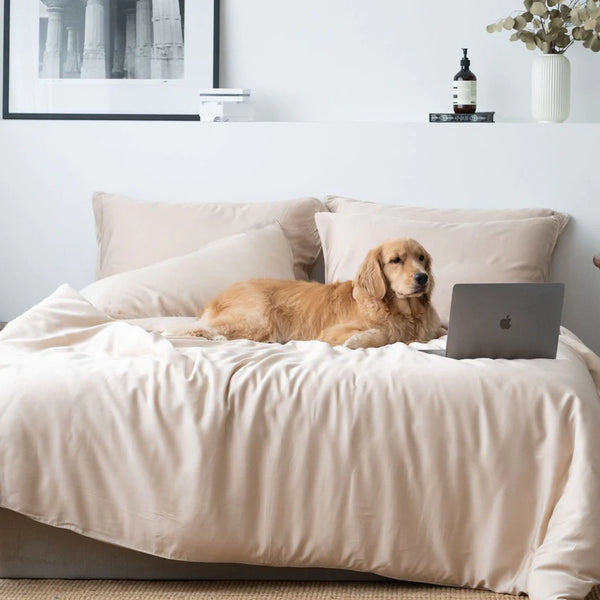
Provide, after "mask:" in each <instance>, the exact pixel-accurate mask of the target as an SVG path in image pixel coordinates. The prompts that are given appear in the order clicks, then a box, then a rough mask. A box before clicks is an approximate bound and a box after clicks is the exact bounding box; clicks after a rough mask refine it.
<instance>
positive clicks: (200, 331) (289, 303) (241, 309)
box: [188, 239, 443, 348]
mask: <svg viewBox="0 0 600 600" xmlns="http://www.w3.org/2000/svg"><path fill="white" fill-rule="evenodd" d="M433 283H434V282H433V276H432V273H431V257H430V256H429V254H428V253H427V251H426V250H425V249H424V248H423V247H422V246H421V245H420V244H419V243H418V242H416V241H415V240H412V239H400V240H392V241H389V242H386V243H384V244H382V245H381V246H378V247H377V248H375V249H373V250H371V251H370V252H369V254H368V255H367V257H366V258H365V260H364V262H363V263H362V265H361V267H360V269H359V270H358V273H357V275H356V277H355V279H354V281H345V282H343V283H332V284H322V283H315V282H308V281H284V280H278V279H255V280H250V281H245V282H241V283H236V284H234V285H232V286H231V287H229V288H228V289H226V290H225V291H224V292H223V293H221V294H220V295H219V296H217V297H216V298H214V299H213V300H212V301H210V302H209V303H208V304H207V306H206V308H205V310H204V312H203V314H202V316H201V318H200V321H199V322H198V327H197V328H196V329H194V330H193V331H190V332H188V334H190V335H197V336H202V337H208V338H210V339H223V338H226V339H250V340H255V341H258V342H281V343H284V342H287V341H290V340H322V341H324V342H328V343H329V344H331V345H333V346H335V345H341V344H344V345H346V346H348V347H350V348H368V347H378V346H383V345H385V344H390V343H393V342H405V343H409V342H415V341H419V342H425V341H428V340H430V339H432V338H436V337H438V336H439V335H441V334H442V333H443V330H442V328H441V326H440V320H439V317H438V315H437V312H436V311H435V309H434V308H433V306H432V304H431V293H432V290H433Z"/></svg>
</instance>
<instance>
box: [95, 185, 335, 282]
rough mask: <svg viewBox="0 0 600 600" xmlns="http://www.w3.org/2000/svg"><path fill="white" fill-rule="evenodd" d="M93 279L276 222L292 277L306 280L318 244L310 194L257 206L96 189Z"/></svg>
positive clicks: (319, 207)
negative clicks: (170, 200) (147, 198)
mask: <svg viewBox="0 0 600 600" xmlns="http://www.w3.org/2000/svg"><path fill="white" fill-rule="evenodd" d="M93 206H94V216H95V218H96V237H97V240H98V272H97V276H98V278H102V277H108V276H109V275H114V274H115V273H122V272H123V271H130V270H131V269H138V268H140V267H146V266H148V265H151V264H154V263H156V262H158V261H160V260H165V259H167V258H173V257H175V256H181V255H182V254H188V253H189V252H193V251H194V250H197V249H198V248H201V247H202V246H204V245H205V244H208V243H209V242H212V241H214V240H217V239H220V238H224V237H226V236H228V235H232V234H234V233H240V232H243V231H247V230H248V229H252V228H254V227H263V226H265V225H269V224H270V223H275V222H278V223H279V224H280V225H281V228H282V230H283V233H284V234H285V236H286V237H287V239H288V241H289V243H290V246H291V248H292V253H293V255H294V272H295V275H296V277H297V278H298V279H308V277H309V275H310V272H311V270H312V267H313V265H314V263H315V262H316V260H317V257H318V255H319V252H320V250H321V245H320V242H319V234H318V233H317V229H316V227H315V222H314V215H315V213H316V212H319V211H326V210H327V209H326V208H325V206H324V205H323V203H322V202H320V201H319V200H317V199H315V198H304V199H301V200H292V201H285V202H261V203H257V204H229V203H211V204H167V203H159V202H139V201H136V200H131V199H130V198H125V197H123V196H117V195H115V194H106V193H104V192H97V193H95V194H94V198H93Z"/></svg>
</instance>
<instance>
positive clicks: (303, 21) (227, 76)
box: [221, 0, 600, 121]
mask: <svg viewBox="0 0 600 600" xmlns="http://www.w3.org/2000/svg"><path fill="white" fill-rule="evenodd" d="M222 2H223V7H222V13H223V44H222V47H223V59H222V63H221V64H222V73H223V83H224V84H225V85H231V86H246V87H250V88H252V90H253V94H254V97H255V100H256V103H257V117H258V118H260V119H262V120H282V121H373V120H375V121H423V120H426V119H427V116H428V114H429V112H434V111H444V110H449V109H450V108H451V98H452V95H451V89H452V79H453V77H454V75H455V74H456V73H457V71H458V70H459V69H460V63H459V60H460V57H461V50H460V49H461V47H468V48H469V53H470V56H471V59H472V65H471V68H472V70H473V72H474V73H475V74H476V75H477V77H478V80H479V107H480V109H481V110H495V111H496V112H497V119H498V120H499V121H530V120H531V117H530V111H529V105H530V86H531V62H532V59H533V57H534V56H535V53H534V52H530V51H528V50H527V49H526V48H525V46H524V44H522V43H521V42H509V40H508V38H509V36H510V34H509V33H508V32H503V33H494V34H489V33H487V32H486V30H485V27H486V25H488V24H489V23H492V22H495V21H496V20H498V19H499V18H501V17H506V16H508V15H509V14H510V13H511V12H512V11H514V10H515V9H518V8H519V7H521V6H522V4H523V3H522V0H453V1H452V2H448V1H447V0H427V1H425V0H417V1H413V2H407V1H406V0H302V1H301V2H299V1H291V0H252V1H251V2H249V1H248V0H222ZM567 56H568V57H569V58H570V60H571V63H572V65H571V66H572V80H573V81H572V83H573V85H572V110H571V120H572V121H600V55H599V54H594V53H593V52H591V51H590V50H586V49H585V48H583V47H581V46H580V45H579V46H577V47H576V46H573V47H572V48H570V49H569V51H568V54H567Z"/></svg>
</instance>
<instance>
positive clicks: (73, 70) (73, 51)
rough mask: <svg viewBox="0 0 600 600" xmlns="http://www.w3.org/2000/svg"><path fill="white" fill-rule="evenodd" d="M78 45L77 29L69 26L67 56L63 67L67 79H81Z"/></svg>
mask: <svg viewBox="0 0 600 600" xmlns="http://www.w3.org/2000/svg"><path fill="white" fill-rule="evenodd" d="M76 43H77V38H76V35H75V27H74V26H73V25H67V55H66V56H65V64H64V67H63V74H64V76H65V77H79V56H78V51H77V46H76Z"/></svg>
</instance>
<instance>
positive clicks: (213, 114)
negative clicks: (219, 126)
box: [200, 88, 254, 122]
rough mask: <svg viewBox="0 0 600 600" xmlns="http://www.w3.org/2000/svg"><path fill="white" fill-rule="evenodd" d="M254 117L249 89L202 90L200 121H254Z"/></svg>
mask: <svg viewBox="0 0 600 600" xmlns="http://www.w3.org/2000/svg"><path fill="white" fill-rule="evenodd" d="M253 116H254V110H253V107H252V103H251V102H250V90H249V89H242V88H214V89H208V90H200V121H206V122H211V121H252V118H253Z"/></svg>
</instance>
